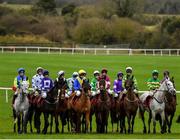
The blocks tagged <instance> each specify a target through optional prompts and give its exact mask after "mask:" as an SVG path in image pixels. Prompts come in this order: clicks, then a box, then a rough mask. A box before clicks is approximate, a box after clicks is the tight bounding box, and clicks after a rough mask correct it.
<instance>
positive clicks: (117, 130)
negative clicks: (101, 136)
mask: <svg viewBox="0 0 180 140" xmlns="http://www.w3.org/2000/svg"><path fill="white" fill-rule="evenodd" d="M116 132H119V119H118V120H117V129H116Z"/></svg>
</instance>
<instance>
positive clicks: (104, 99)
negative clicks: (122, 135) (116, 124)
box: [95, 79, 111, 133]
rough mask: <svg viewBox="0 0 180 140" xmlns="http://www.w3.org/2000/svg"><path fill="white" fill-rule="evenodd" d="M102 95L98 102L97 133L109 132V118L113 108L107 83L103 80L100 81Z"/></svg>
mask: <svg viewBox="0 0 180 140" xmlns="http://www.w3.org/2000/svg"><path fill="white" fill-rule="evenodd" d="M99 88H100V94H99V97H98V100H97V108H96V112H95V115H96V125H97V126H96V131H97V133H107V132H108V118H109V112H110V107H111V101H110V97H109V95H108V93H107V91H106V81H105V80H104V79H101V80H100V81H99Z"/></svg>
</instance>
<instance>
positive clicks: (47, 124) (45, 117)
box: [42, 113, 49, 134]
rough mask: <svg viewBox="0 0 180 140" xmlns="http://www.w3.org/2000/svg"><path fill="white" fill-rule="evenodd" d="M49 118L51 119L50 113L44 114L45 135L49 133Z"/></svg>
mask: <svg viewBox="0 0 180 140" xmlns="http://www.w3.org/2000/svg"><path fill="white" fill-rule="evenodd" d="M48 118H49V114H48V113H44V129H43V131H42V133H43V134H46V133H47V128H48V126H49V121H48Z"/></svg>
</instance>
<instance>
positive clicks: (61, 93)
mask: <svg viewBox="0 0 180 140" xmlns="http://www.w3.org/2000/svg"><path fill="white" fill-rule="evenodd" d="M66 89H67V84H64V85H63V86H62V88H61V89H58V97H59V99H61V100H64V99H65V94H66Z"/></svg>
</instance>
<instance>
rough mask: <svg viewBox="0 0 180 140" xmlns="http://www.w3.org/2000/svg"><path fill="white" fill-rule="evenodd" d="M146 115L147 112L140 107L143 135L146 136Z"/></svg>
mask: <svg viewBox="0 0 180 140" xmlns="http://www.w3.org/2000/svg"><path fill="white" fill-rule="evenodd" d="M144 113H145V111H144V110H143V109H142V108H141V107H139V115H140V117H141V120H142V122H143V126H144V129H143V133H144V134H145V133H147V130H146V123H145V117H144Z"/></svg>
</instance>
